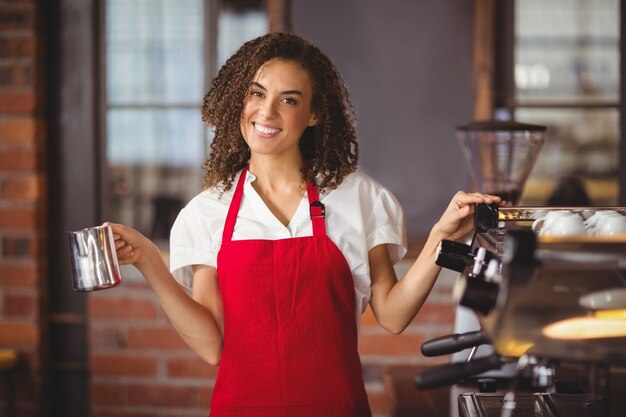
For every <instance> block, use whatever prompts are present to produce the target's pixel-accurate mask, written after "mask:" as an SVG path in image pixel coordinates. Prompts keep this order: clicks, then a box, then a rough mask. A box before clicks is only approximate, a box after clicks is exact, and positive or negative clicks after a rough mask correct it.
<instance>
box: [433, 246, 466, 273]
mask: <svg viewBox="0 0 626 417" xmlns="http://www.w3.org/2000/svg"><path fill="white" fill-rule="evenodd" d="M470 251H471V247H470V245H466V244H465V243H460V242H455V241H454V240H442V241H441V243H440V244H439V251H438V253H437V259H436V260H435V263H436V264H437V265H439V266H441V267H443V268H447V269H450V270H452V271H456V272H463V271H464V270H465V266H466V265H467V264H468V261H469V260H470V259H471V257H470Z"/></svg>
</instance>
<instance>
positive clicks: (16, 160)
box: [0, 148, 37, 171]
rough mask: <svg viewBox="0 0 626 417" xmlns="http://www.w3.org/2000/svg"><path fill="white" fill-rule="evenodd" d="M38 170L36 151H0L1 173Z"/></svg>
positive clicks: (15, 149)
mask: <svg viewBox="0 0 626 417" xmlns="http://www.w3.org/2000/svg"><path fill="white" fill-rule="evenodd" d="M36 168H37V154H36V153H35V150H34V149H20V148H4V149H1V150H0V170H1V171H24V170H34V169H36Z"/></svg>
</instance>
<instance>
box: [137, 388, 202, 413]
mask: <svg viewBox="0 0 626 417" xmlns="http://www.w3.org/2000/svg"><path fill="white" fill-rule="evenodd" d="M197 403H198V389H197V388H196V387H189V386H184V387H182V386H177V385H147V384H146V385H139V384H132V385H129V386H128V404H129V405H132V406H144V407H145V406H150V407H180V408H186V407H195V406H196V404H197Z"/></svg>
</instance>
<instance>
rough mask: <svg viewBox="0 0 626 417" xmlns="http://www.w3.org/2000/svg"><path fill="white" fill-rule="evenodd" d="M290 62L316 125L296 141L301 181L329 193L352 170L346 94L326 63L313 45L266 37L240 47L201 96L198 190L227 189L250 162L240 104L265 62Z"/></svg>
mask: <svg viewBox="0 0 626 417" xmlns="http://www.w3.org/2000/svg"><path fill="white" fill-rule="evenodd" d="M274 58H278V59H282V60H285V61H289V62H295V63H297V64H298V65H300V66H301V67H302V68H303V69H305V70H306V71H307V72H308V73H309V76H310V78H311V82H312V86H313V97H312V103H311V108H312V109H313V111H314V112H315V114H316V116H317V119H318V121H319V123H318V124H316V125H315V126H311V127H307V128H306V130H305V131H304V133H303V134H302V137H301V138H300V145H299V146H300V152H301V154H302V157H303V159H304V164H303V167H302V177H303V178H304V179H305V180H307V181H309V182H310V183H312V184H315V185H317V187H318V188H319V189H320V190H325V189H334V188H336V187H337V186H338V185H339V184H340V183H341V182H342V181H343V179H344V178H345V177H346V176H347V175H348V174H350V173H351V172H353V171H354V170H355V169H356V165H357V160H358V144H357V141H356V131H355V127H354V126H355V120H356V118H355V114H354V109H353V107H352V104H351V102H350V99H349V97H348V91H347V89H346V86H345V84H344V82H343V79H342V78H341V76H340V75H339V72H338V71H337V69H336V68H335V66H334V65H333V64H332V62H331V61H330V59H328V57H327V56H326V55H325V54H324V53H323V52H322V51H321V50H320V49H319V48H317V47H316V46H314V45H312V44H311V43H310V42H308V41H307V40H305V39H304V38H302V37H300V36H298V35H295V34H292V33H270V34H267V35H264V36H261V37H258V38H256V39H253V40H250V41H248V42H246V43H245V44H243V45H242V46H241V48H239V50H238V51H237V52H236V53H235V54H234V55H233V56H231V57H230V58H229V59H228V60H227V61H226V63H225V64H224V65H223V66H222V68H221V69H220V70H219V72H218V74H217V77H215V78H214V79H213V82H212V84H211V89H210V90H209V92H208V93H207V94H206V96H205V97H204V104H203V106H202V120H203V121H204V122H206V123H208V124H209V125H210V126H211V127H212V129H213V131H214V139H213V142H212V144H211V152H210V154H209V157H208V158H207V160H206V161H205V162H204V164H203V166H202V167H203V168H204V187H205V188H217V189H220V190H221V191H222V192H223V191H226V190H229V189H230V188H231V186H232V183H233V181H234V178H235V176H236V174H237V172H239V170H241V169H242V168H243V167H244V166H245V165H246V164H247V163H248V161H249V160H250V149H249V148H248V145H247V144H246V142H245V141H244V139H243V136H242V135H241V130H240V119H241V114H242V111H243V105H244V100H245V98H246V96H247V92H248V89H249V87H250V83H251V82H252V79H253V77H254V75H255V74H256V72H257V70H258V69H259V68H260V67H261V66H262V65H263V64H264V63H265V62H267V61H269V60H270V59H274Z"/></svg>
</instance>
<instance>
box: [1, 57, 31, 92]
mask: <svg viewBox="0 0 626 417" xmlns="http://www.w3.org/2000/svg"><path fill="white" fill-rule="evenodd" d="M29 85H33V66H32V64H31V63H29V62H8V63H0V87H24V86H29Z"/></svg>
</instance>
